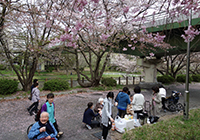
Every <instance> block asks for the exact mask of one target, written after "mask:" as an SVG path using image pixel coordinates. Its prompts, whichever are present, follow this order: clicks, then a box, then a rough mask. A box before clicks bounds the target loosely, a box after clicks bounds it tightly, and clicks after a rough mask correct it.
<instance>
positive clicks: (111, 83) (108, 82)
mask: <svg viewBox="0 0 200 140" xmlns="http://www.w3.org/2000/svg"><path fill="white" fill-rule="evenodd" d="M101 83H102V84H103V85H105V86H111V87H113V86H116V85H117V81H116V80H115V79H113V78H103V79H102V80H101Z"/></svg>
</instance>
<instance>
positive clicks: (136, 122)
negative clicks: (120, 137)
mask: <svg viewBox="0 0 200 140" xmlns="http://www.w3.org/2000/svg"><path fill="white" fill-rule="evenodd" d="M134 126H135V127H140V126H141V124H140V122H139V120H138V119H134Z"/></svg>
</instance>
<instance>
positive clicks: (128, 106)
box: [126, 94, 134, 115]
mask: <svg viewBox="0 0 200 140" xmlns="http://www.w3.org/2000/svg"><path fill="white" fill-rule="evenodd" d="M130 101H131V102H132V101H133V94H131V95H130ZM126 113H127V114H129V115H133V114H134V111H133V105H132V104H128V105H127V108H126Z"/></svg>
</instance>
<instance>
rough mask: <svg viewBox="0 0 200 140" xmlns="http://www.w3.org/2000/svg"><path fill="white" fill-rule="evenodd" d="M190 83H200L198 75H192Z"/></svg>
mask: <svg viewBox="0 0 200 140" xmlns="http://www.w3.org/2000/svg"><path fill="white" fill-rule="evenodd" d="M192 81H194V82H200V74H197V75H192Z"/></svg>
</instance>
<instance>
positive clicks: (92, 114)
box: [83, 85, 166, 140]
mask: <svg viewBox="0 0 200 140" xmlns="http://www.w3.org/2000/svg"><path fill="white" fill-rule="evenodd" d="M152 91H153V94H152V98H151V100H150V101H151V103H150V105H151V109H152V110H151V112H152V115H154V116H156V115H159V112H160V110H161V108H163V109H164V110H165V109H166V107H165V98H166V90H165V89H164V87H163V86H162V85H161V86H160V87H158V86H153V87H152ZM134 93H135V94H130V91H129V89H128V88H127V87H124V88H123V90H122V91H120V92H119V93H118V94H117V96H116V98H115V103H114V105H112V100H113V99H114V93H113V92H109V93H108V94H107V97H106V98H105V99H103V98H99V100H98V103H97V104H96V106H95V108H94V111H93V103H92V102H89V103H88V104H87V106H88V107H87V108H86V109H85V112H84V114H83V123H85V126H86V128H88V129H92V128H93V127H95V126H100V125H102V127H103V131H102V139H103V140H105V139H106V137H107V134H108V130H109V129H110V128H111V124H112V122H114V119H113V118H112V106H116V107H117V108H118V115H119V116H120V117H121V118H124V116H125V114H130V115H133V114H134V113H135V115H134V116H136V117H137V119H138V118H139V114H140V113H143V110H144V103H145V98H144V95H143V94H142V93H141V88H140V87H139V86H136V87H135V88H134ZM94 118H96V119H94Z"/></svg>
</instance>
